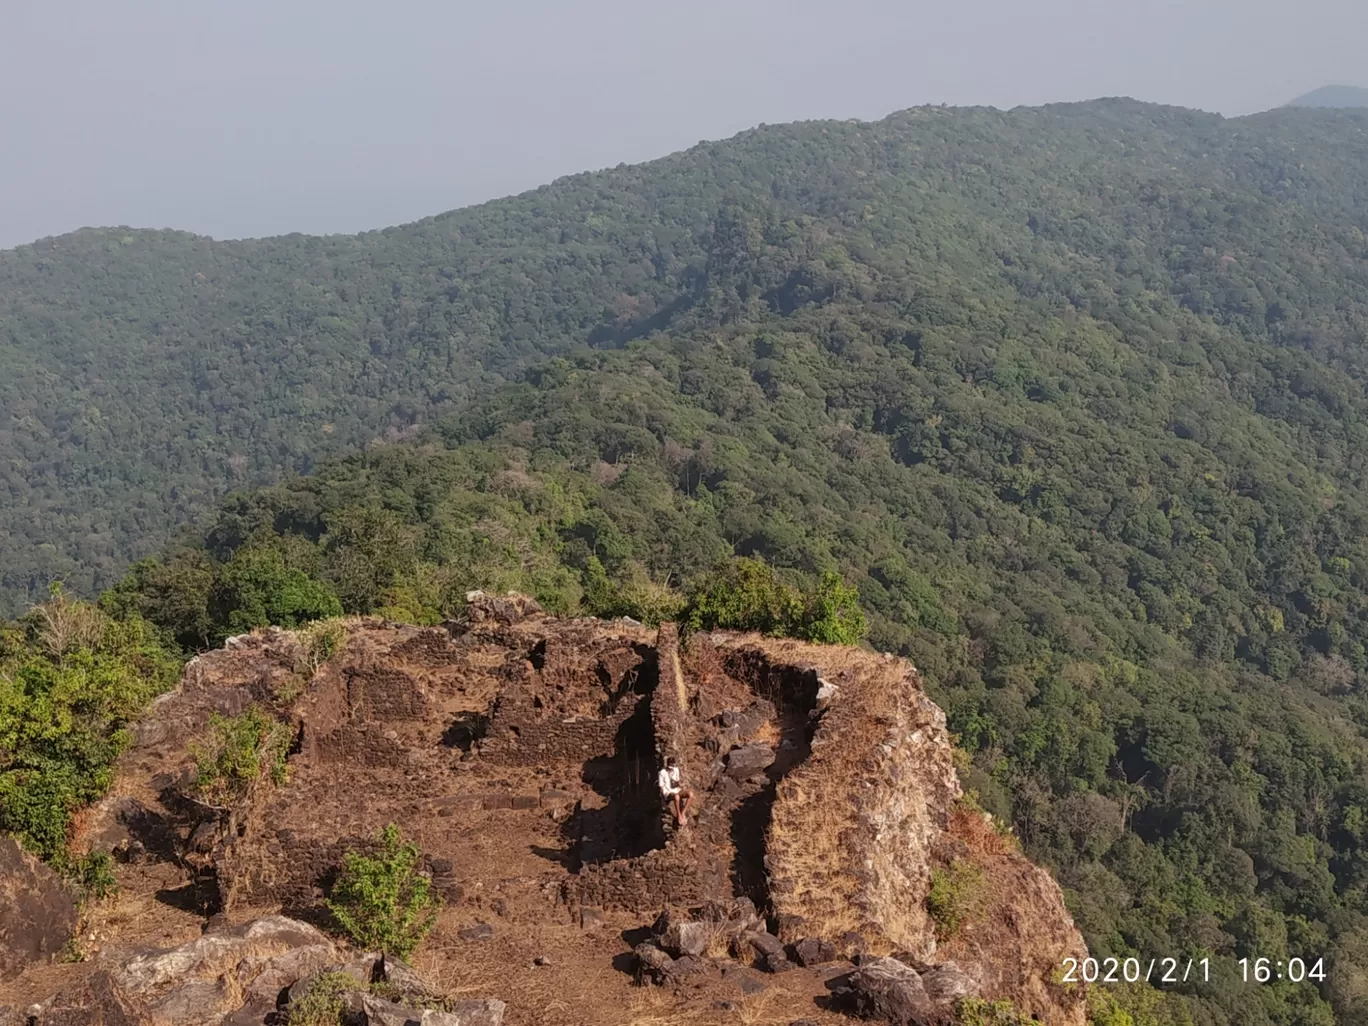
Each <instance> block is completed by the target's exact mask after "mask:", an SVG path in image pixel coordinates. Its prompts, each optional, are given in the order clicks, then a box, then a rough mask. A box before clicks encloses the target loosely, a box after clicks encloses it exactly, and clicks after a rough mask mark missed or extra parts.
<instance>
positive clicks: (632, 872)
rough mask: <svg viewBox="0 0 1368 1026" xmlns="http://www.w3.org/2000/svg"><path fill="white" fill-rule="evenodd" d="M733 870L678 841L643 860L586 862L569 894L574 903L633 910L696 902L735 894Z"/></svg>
mask: <svg viewBox="0 0 1368 1026" xmlns="http://www.w3.org/2000/svg"><path fill="white" fill-rule="evenodd" d="M728 868H729V867H728V866H727V863H726V861H725V860H724V859H722V858H720V857H719V855H718V853H716V852H700V851H697V850H692V849H689V848H687V847H685V846H681V845H677V844H675V845H671V846H669V847H667V848H664V849H661V850H658V851H653V852H650V853H648V854H646V855H643V856H641V857H640V858H635V859H620V860H618V861H616V862H604V863H599V864H597V865H589V866H585V867H584V868H583V869H581V870H580V872H579V875H578V876H577V877H575V878H574V879H573V880H571V881H570V882H569V884H568V885H567V897H569V898H570V899H571V901H572V903H574V904H579V905H595V906H599V907H602V908H620V909H628V910H632V911H649V910H658V909H660V908H661V907H662V906H665V905H696V904H699V903H700V902H703V901H707V900H710V899H721V898H730V897H731V892H732V888H731V881H730V878H729V875H728Z"/></svg>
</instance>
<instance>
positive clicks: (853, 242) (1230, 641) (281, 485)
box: [0, 101, 1368, 1026]
mask: <svg viewBox="0 0 1368 1026" xmlns="http://www.w3.org/2000/svg"><path fill="white" fill-rule="evenodd" d="M1366 158H1368V114H1361V113H1354V112H1330V111H1313V110H1280V111H1275V112H1270V113H1268V114H1265V115H1259V116H1257V117H1253V118H1245V119H1239V120H1224V119H1221V118H1219V117H1216V116H1213V115H1206V114H1200V113H1195V112H1190V111H1181V110H1175V109H1171V108H1160V107H1153V106H1146V105H1142V104H1137V103H1132V102H1130V101H1105V102H1097V103H1092V104H1082V105H1069V106H1060V107H1048V108H1041V109H1036V110H1017V111H1011V112H1006V113H1004V112H998V111H992V110H948V109H940V108H934V109H917V110H912V111H907V112H904V113H901V114H898V115H894V116H893V117H890V118H888V119H886V120H885V121H882V122H879V123H877V124H859V123H853V122H852V123H845V122H842V123H834V122H814V123H808V124H798V125H789V126H781V127H766V128H760V129H756V130H754V131H751V132H747V133H744V134H743V135H741V136H738V137H737V138H735V139H732V140H729V141H727V142H724V143H717V144H708V145H704V146H701V147H699V148H697V149H694V150H691V151H689V152H687V153H684V154H680V155H677V156H675V157H671V158H668V159H666V160H664V161H659V162H656V163H654V164H649V165H644V166H641V167H634V168H619V169H617V170H614V171H610V172H604V173H601V174H595V175H583V176H577V177H575V178H571V179H566V180H564V181H561V182H558V183H555V184H553V185H551V186H548V187H546V188H544V189H541V190H538V191H536V192H534V193H530V194H528V195H526V196H522V197H518V198H515V199H512V200H507V201H500V202H499V203H494V204H488V205H486V206H484V207H480V208H476V209H474V210H469V211H461V212H457V213H454V214H450V215H445V216H443V217H441V218H436V219H433V220H430V221H426V222H421V223H419V224H417V225H413V226H409V227H406V228H401V229H394V230H391V231H387V232H380V233H372V234H370V235H365V236H360V237H356V238H329V239H305V238H300V237H291V238H286V239H276V240H266V241H261V242H246V243H231V244H219V243H212V242H209V241H208V240H203V239H196V238H192V237H189V236H177V235H166V234H155V233H154V234H149V233H137V232H101V233H82V234H78V235H77V236H72V237H66V238H63V239H57V240H47V241H45V242H43V243H40V244H38V245H36V246H34V247H26V248H24V249H21V250H17V251H14V252H12V253H8V254H3V255H0V302H2V303H3V307H0V326H3V330H0V346H3V347H4V348H3V349H0V365H3V366H5V367H6V368H9V367H13V368H15V369H16V373H15V374H13V375H7V376H6V378H5V380H4V381H3V382H0V403H2V405H0V410H2V411H3V412H2V413H0V446H3V447H5V448H7V449H8V450H9V453H10V454H11V455H10V456H9V460H8V461H7V462H6V463H3V464H0V466H4V467H5V473H6V478H5V484H6V486H7V488H8V489H9V496H10V501H9V502H8V503H7V504H6V505H5V506H4V507H3V511H0V517H3V521H2V524H3V527H2V530H3V535H0V537H3V539H4V541H3V545H4V552H3V558H4V563H3V572H4V573H5V574H6V575H7V576H6V585H7V587H8V588H9V594H10V595H11V600H12V602H14V603H15V604H18V603H20V602H22V601H23V598H24V596H25V595H26V594H29V595H31V594H34V593H35V592H36V590H37V589H38V588H39V587H40V586H41V587H43V588H46V582H47V578H48V577H49V576H51V575H52V574H53V573H63V574H66V575H68V580H69V581H72V582H74V584H76V585H79V586H80V587H81V588H83V589H90V590H93V589H94V588H95V587H97V586H98V585H101V584H103V583H105V582H110V581H113V580H114V579H115V577H116V573H117V571H118V570H119V568H120V567H121V566H122V565H124V564H125V563H126V561H128V560H129V559H130V558H132V557H133V556H137V555H141V554H143V553H145V552H148V551H151V550H152V549H153V548H154V547H155V544H156V541H157V539H158V538H159V537H164V536H165V535H166V534H167V533H168V532H169V530H170V528H171V525H172V524H173V523H174V522H175V521H177V520H189V519H191V518H193V517H195V516H197V515H200V514H201V513H204V512H205V511H208V510H210V509H211V500H213V499H214V498H215V497H216V496H218V495H219V493H221V492H223V491H224V490H226V489H228V488H229V487H230V486H232V485H233V484H235V483H241V484H250V483H252V482H254V481H257V480H264V479H276V481H277V483H274V484H270V485H268V486H267V487H262V488H244V489H242V490H240V491H239V492H238V493H236V494H234V495H232V496H231V497H229V498H228V499H227V500H226V501H225V502H223V503H222V504H221V505H220V506H219V507H218V508H217V510H216V511H213V512H208V513H205V515H204V518H203V520H202V522H201V524H200V526H199V527H198V528H196V529H195V530H192V531H190V532H188V533H186V534H185V535H183V536H182V537H181V538H180V539H179V541H178V542H176V543H175V544H173V545H171V546H169V547H167V548H165V549H164V550H162V551H161V552H160V553H159V554H158V555H157V556H156V557H155V558H152V559H147V560H143V561H141V562H138V563H137V564H136V565H135V566H134V567H133V569H132V571H131V572H129V573H128V574H127V575H126V576H125V577H124V578H123V579H122V580H121V581H119V582H118V583H117V584H116V585H115V586H114V587H112V588H111V589H110V590H108V591H107V593H106V594H105V595H104V597H103V599H102V600H101V606H102V609H103V610H104V615H105V616H107V617H108V618H109V622H111V623H128V624H135V625H137V624H141V623H143V622H144V621H146V622H150V623H153V624H155V625H157V626H158V627H159V628H161V630H162V631H163V633H164V635H165V637H164V641H165V642H166V643H168V644H169V643H172V642H176V643H179V644H180V645H181V646H182V647H184V648H186V649H194V648H198V647H202V646H205V645H210V644H215V643H217V642H218V641H220V640H221V639H222V638H223V637H225V636H227V635H229V634H231V633H235V632H238V631H241V630H244V629H247V628H249V627H251V626H253V625H255V624H261V623H267V622H275V623H282V624H285V625H287V626H289V625H295V624H298V623H302V622H305V621H307V620H309V619H314V618H318V617H323V616H329V615H334V614H335V613H336V612H338V611H339V610H343V611H348V612H373V613H379V614H382V615H387V616H391V617H394V618H397V619H406V620H412V621H417V622H435V621H436V620H438V619H439V618H440V617H442V616H443V615H445V614H447V613H449V612H450V611H451V610H452V609H453V608H455V607H457V606H458V605H459V603H460V598H461V596H462V595H463V594H464V592H465V591H466V590H467V589H469V588H471V587H489V588H518V589H521V590H525V591H530V592H533V593H535V594H536V595H538V596H539V597H540V598H541V599H542V600H543V601H544V602H545V603H547V604H548V605H549V606H550V607H551V608H553V609H558V610H565V611H581V610H582V611H590V612H596V613H600V614H603V615H621V614H626V615H633V616H636V617H638V618H641V619H645V620H653V619H658V618H660V617H662V616H683V617H684V618H685V619H686V620H689V619H693V620H695V621H696V622H698V623H699V625H704V624H706V623H717V622H724V623H731V622H741V623H745V624H748V625H751V626H759V627H762V628H764V629H773V630H783V631H799V632H807V633H808V635H809V636H813V637H816V638H817V639H818V640H848V638H849V637H850V636H851V635H858V634H859V633H861V632H862V631H863V630H865V629H866V628H867V631H868V638H869V641H870V643H872V644H873V645H875V646H877V647H879V648H882V649H887V650H896V651H899V652H903V653H905V654H907V655H909V656H910V657H911V658H912V659H913V660H914V661H915V662H916V663H917V665H918V666H920V667H921V668H922V670H923V672H924V673H925V675H926V676H927V679H928V681H929V682H930V686H931V687H932V689H933V692H934V694H935V697H936V698H937V700H938V701H939V702H941V703H942V705H943V706H944V707H945V709H946V710H947V713H948V715H949V718H950V722H951V726H952V729H953V730H954V731H955V732H956V734H957V736H958V737H959V740H960V744H961V746H962V747H963V748H964V749H965V751H966V752H967V753H968V755H969V757H970V758H969V765H968V768H967V769H966V771H965V774H964V775H965V778H966V781H967V783H968V784H969V785H970V786H972V787H973V788H974V789H975V790H976V791H977V793H978V798H979V801H980V802H982V804H983V805H984V806H985V807H987V808H989V809H991V810H992V811H994V812H997V813H999V814H1000V815H1003V816H1005V817H1007V818H1009V819H1010V820H1011V821H1012V822H1013V823H1014V824H1015V826H1016V828H1017V830H1018V832H1019V834H1020V836H1021V838H1022V840H1023V842H1024V843H1025V845H1026V847H1027V849H1028V851H1029V852H1030V853H1031V854H1032V855H1034V856H1035V857H1037V858H1040V859H1042V860H1043V861H1045V862H1046V863H1048V864H1049V865H1050V866H1051V867H1052V868H1053V869H1054V870H1055V872H1056V873H1057V874H1058V876H1059V878H1060V880H1061V881H1062V883H1063V884H1064V886H1065V888H1066V890H1067V892H1068V896H1069V901H1070V904H1071V907H1072V908H1073V910H1074V912H1075V915H1076V917H1077V920H1078V922H1079V925H1080V927H1081V928H1082V929H1083V931H1084V933H1085V935H1086V937H1087V940H1088V943H1089V945H1090V947H1091V948H1092V950H1093V952H1094V953H1095V954H1097V955H1099V956H1106V955H1117V956H1124V955H1126V954H1132V953H1133V954H1137V955H1141V956H1143V957H1145V958H1146V959H1148V958H1152V957H1157V958H1162V957H1166V956H1173V957H1179V956H1184V957H1186V956H1188V955H1191V956H1193V957H1198V958H1200V957H1204V956H1205V955H1210V956H1211V957H1213V958H1214V959H1215V960H1216V961H1215V965H1216V966H1217V972H1216V975H1215V978H1214V979H1213V982H1212V983H1211V984H1210V985H1206V986H1192V985H1189V986H1187V987H1184V988H1180V989H1179V991H1178V992H1175V993H1173V994H1172V995H1171V997H1172V1000H1170V1001H1168V1003H1167V1004H1164V1003H1161V1004H1160V1006H1159V1007H1157V1008H1152V1009H1151V1010H1150V1011H1148V1012H1145V1013H1143V1015H1142V1016H1141V1017H1140V1018H1137V1019H1133V1020H1123V1019H1120V1018H1117V1019H1114V1020H1111V1021H1112V1022H1115V1023H1120V1022H1123V1021H1130V1022H1139V1023H1155V1022H1158V1023H1193V1024H1201V1026H1207V1024H1210V1026H1275V1024H1276V1026H1329V1024H1332V1023H1342V1024H1351V1023H1357V1022H1363V1021H1366V1020H1368V751H1366V750H1365V744H1364V741H1365V732H1368V493H1366V492H1365V466H1366V465H1368V420H1366V419H1365V418H1368V396H1366V395H1365V388H1368V346H1366V345H1365V329H1366V328H1368V234H1365V233H1368V159H1366ZM364 443H369V444H365V445H364V447H362V446H363V444H364ZM344 449H351V450H352V451H351V452H350V454H347V455H341V453H342V451H343V450H344ZM330 453H338V454H339V455H329V454H330ZM291 470H296V471H309V473H305V474H291V473H288V472H289V471H291ZM842 580H844V581H845V582H847V584H848V585H850V586H852V587H853V588H854V589H855V593H856V596H858V601H859V604H860V605H861V606H862V607H863V610H864V616H863V618H859V617H857V616H856V615H854V614H853V613H852V608H851V607H852V603H851V601H850V599H851V596H850V595H849V594H848V593H847V591H846V586H845V585H843V584H842V583H841V581H842ZM738 596H739V597H738ZM861 620H863V622H860V621H861ZM140 629H141V628H140ZM23 637H24V638H29V639H30V640H28V641H26V642H23V643H24V644H29V645H34V644H37V642H36V641H34V640H32V639H33V637H34V635H33V631H32V630H30V631H29V633H28V634H25V635H23ZM15 638H16V639H20V636H19V635H15ZM21 640H22V639H20V640H16V641H15V642H14V646H15V647H14V651H15V652H16V653H20V652H21V650H20V647H19V646H20V643H21ZM25 651H26V650H25ZM14 658H15V659H16V660H18V659H20V658H28V656H25V655H22V654H16V655H15V656H14ZM1246 956H1248V957H1251V958H1254V957H1261V956H1262V957H1269V958H1273V959H1278V958H1282V959H1284V960H1286V959H1288V958H1291V957H1294V956H1295V957H1301V958H1304V959H1307V961H1308V964H1312V963H1314V961H1315V960H1316V959H1317V958H1320V957H1321V956H1324V957H1325V958H1326V960H1327V964H1328V965H1329V971H1328V979H1327V980H1326V981H1325V983H1324V984H1323V985H1320V986H1312V985H1307V984H1302V985H1292V984H1289V983H1278V984H1270V985H1267V986H1254V985H1248V986H1246V985H1243V984H1241V983H1240V982H1239V976H1238V969H1237V968H1236V966H1235V960H1236V959H1238V958H1241V957H1246ZM1146 1016H1147V1018H1146Z"/></svg>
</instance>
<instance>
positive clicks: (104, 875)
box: [66, 851, 119, 902]
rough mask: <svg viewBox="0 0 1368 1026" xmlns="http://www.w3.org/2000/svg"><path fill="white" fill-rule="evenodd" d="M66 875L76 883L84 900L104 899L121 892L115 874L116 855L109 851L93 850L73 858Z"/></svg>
mask: <svg viewBox="0 0 1368 1026" xmlns="http://www.w3.org/2000/svg"><path fill="white" fill-rule="evenodd" d="M66 876H67V879H68V880H70V881H71V882H72V883H73V884H75V886H76V889H77V891H79V892H80V895H81V900H82V901H83V902H85V901H104V900H105V898H112V897H113V896H114V895H115V894H118V893H119V881H118V878H117V877H115V876H114V856H112V855H110V854H109V852H107V851H92V852H90V853H88V854H86V855H83V856H81V857H80V858H77V859H71V860H70V861H69V862H68V864H67V867H66Z"/></svg>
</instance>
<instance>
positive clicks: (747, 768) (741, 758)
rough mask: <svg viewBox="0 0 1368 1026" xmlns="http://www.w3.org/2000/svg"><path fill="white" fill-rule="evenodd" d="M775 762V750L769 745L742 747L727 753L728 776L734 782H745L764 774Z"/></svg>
mask: <svg viewBox="0 0 1368 1026" xmlns="http://www.w3.org/2000/svg"><path fill="white" fill-rule="evenodd" d="M773 762H774V749H773V748H771V747H769V745H742V746H741V747H739V748H733V749H732V750H731V751H730V752H728V753H727V768H726V771H725V772H726V774H727V776H729V777H731V778H732V779H733V780H744V779H745V778H746V777H753V776H755V774H757V773H763V772H764V771H765V770H766V769H767V768H768V767H769V766H770V765H771V764H773Z"/></svg>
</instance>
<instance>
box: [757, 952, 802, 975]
mask: <svg viewBox="0 0 1368 1026" xmlns="http://www.w3.org/2000/svg"><path fill="white" fill-rule="evenodd" d="M765 968H766V969H768V970H769V971H770V972H772V973H786V972H788V971H789V970H791V969H797V968H798V967H797V966H796V965H794V964H793V963H792V962H790V961H789V960H788V959H787V958H784V957H783V956H782V955H781V956H780V957H778V958H775V957H774V956H773V955H766V956H765Z"/></svg>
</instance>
